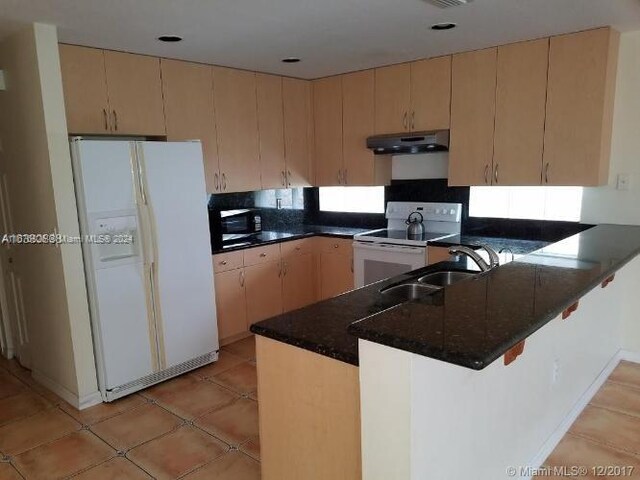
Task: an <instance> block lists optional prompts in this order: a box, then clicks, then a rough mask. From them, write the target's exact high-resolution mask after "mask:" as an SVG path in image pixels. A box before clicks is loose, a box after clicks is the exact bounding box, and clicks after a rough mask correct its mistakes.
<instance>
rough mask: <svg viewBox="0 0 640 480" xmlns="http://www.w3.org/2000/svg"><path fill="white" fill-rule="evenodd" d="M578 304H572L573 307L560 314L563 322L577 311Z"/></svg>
mask: <svg viewBox="0 0 640 480" xmlns="http://www.w3.org/2000/svg"><path fill="white" fill-rule="evenodd" d="M578 303H580V302H579V301H578V302H576V303H574V304H573V305H571V306H570V307H569V308H567V309H566V310H565V311H563V312H562V319H563V320H566V319H567V318H569V316H570V315H571V314H572V313H573V312H575V311H576V310H577V309H578Z"/></svg>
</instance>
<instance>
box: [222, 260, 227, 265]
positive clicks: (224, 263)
mask: <svg viewBox="0 0 640 480" xmlns="http://www.w3.org/2000/svg"><path fill="white" fill-rule="evenodd" d="M227 263H228V262H227V261H226V260H222V261H221V262H220V265H226V264H227Z"/></svg>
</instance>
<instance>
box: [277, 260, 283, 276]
mask: <svg viewBox="0 0 640 480" xmlns="http://www.w3.org/2000/svg"><path fill="white" fill-rule="evenodd" d="M278 277H282V262H280V269H279V270H278Z"/></svg>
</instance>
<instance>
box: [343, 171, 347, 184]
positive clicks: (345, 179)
mask: <svg viewBox="0 0 640 480" xmlns="http://www.w3.org/2000/svg"><path fill="white" fill-rule="evenodd" d="M343 171H344V173H343V175H342V178H343V180H344V184H345V185H347V184H348V182H347V169H346V168H345V169H344V170H343Z"/></svg>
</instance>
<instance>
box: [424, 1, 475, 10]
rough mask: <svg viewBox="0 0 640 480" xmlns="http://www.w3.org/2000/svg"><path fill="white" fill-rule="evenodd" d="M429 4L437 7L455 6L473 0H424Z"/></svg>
mask: <svg viewBox="0 0 640 480" xmlns="http://www.w3.org/2000/svg"><path fill="white" fill-rule="evenodd" d="M424 1H425V2H427V3H430V4H431V5H435V6H436V7H439V8H449V7H457V6H459V5H466V4H467V3H471V2H473V0H424Z"/></svg>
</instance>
